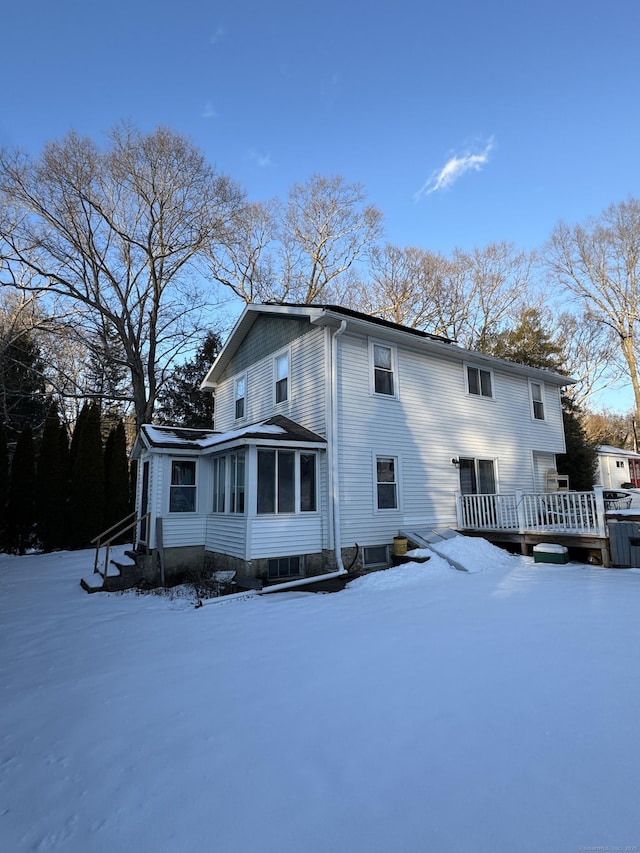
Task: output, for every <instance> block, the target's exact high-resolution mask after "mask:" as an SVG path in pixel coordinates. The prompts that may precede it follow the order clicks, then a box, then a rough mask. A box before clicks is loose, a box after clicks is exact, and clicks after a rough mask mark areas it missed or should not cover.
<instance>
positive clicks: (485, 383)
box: [467, 365, 493, 397]
mask: <svg viewBox="0 0 640 853" xmlns="http://www.w3.org/2000/svg"><path fill="white" fill-rule="evenodd" d="M467 389H468V391H469V393H470V394H477V395H478V396H479V397H493V381H492V377H491V371H490V370H484V369H483V368H481V367H472V366H471V365H467Z"/></svg>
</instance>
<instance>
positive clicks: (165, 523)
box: [162, 512, 206, 548]
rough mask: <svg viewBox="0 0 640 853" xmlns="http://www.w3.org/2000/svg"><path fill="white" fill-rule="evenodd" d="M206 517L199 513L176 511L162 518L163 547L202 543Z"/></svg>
mask: <svg viewBox="0 0 640 853" xmlns="http://www.w3.org/2000/svg"><path fill="white" fill-rule="evenodd" d="M205 527H206V519H205V518H203V516H201V515H195V514H191V513H184V512H176V513H172V514H171V515H165V516H164V517H163V519H162V536H163V541H164V546H165V548H178V547H183V546H186V545H204V537H205Z"/></svg>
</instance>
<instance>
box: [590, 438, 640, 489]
mask: <svg viewBox="0 0 640 853" xmlns="http://www.w3.org/2000/svg"><path fill="white" fill-rule="evenodd" d="M596 485H600V486H602V487H603V488H605V489H621V488H630V487H634V488H640V453H635V452H634V451H633V450H624V449H622V448H620V447H611V446H610V445H605V444H603V445H600V447H598V467H597V469H596Z"/></svg>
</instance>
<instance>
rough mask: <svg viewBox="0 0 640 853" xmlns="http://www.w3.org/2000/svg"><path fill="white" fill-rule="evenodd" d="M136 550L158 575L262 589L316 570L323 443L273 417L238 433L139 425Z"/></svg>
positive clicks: (322, 527)
mask: <svg viewBox="0 0 640 853" xmlns="http://www.w3.org/2000/svg"><path fill="white" fill-rule="evenodd" d="M133 456H134V458H137V459H138V488H137V503H136V510H137V512H138V515H139V518H140V524H139V531H138V533H139V536H138V539H139V542H140V544H141V545H142V546H143V547H144V548H146V549H147V550H148V551H149V552H151V553H155V554H156V555H157V557H158V561H159V562H162V565H163V569H164V570H165V572H166V573H167V575H168V576H170V575H171V574H172V572H173V573H174V574H178V573H183V572H185V571H190V570H194V571H198V570H201V569H205V568H212V569H217V570H229V569H231V570H233V571H236V572H237V573H238V574H241V575H243V576H246V577H255V578H260V579H261V580H263V581H266V580H269V579H271V580H273V579H277V578H283V577H303V576H306V575H307V574H316V573H318V572H319V571H321V570H322V566H323V552H326V550H327V548H328V547H329V544H328V541H327V540H328V536H329V533H328V525H327V524H326V521H325V520H324V519H326V516H327V513H328V504H327V498H326V492H327V489H326V480H327V476H326V441H325V439H323V438H322V437H321V436H319V435H317V434H315V433H312V432H310V431H309V430H307V429H305V428H304V427H301V426H300V425H299V424H296V423H294V422H293V421H291V420H289V419H287V418H285V417H281V416H276V417H273V418H270V419H269V420H266V421H263V422H260V423H257V424H251V425H249V426H247V427H244V428H242V429H239V430H232V431H228V432H223V433H220V432H214V431H213V430H187V429H181V428H176V427H159V426H150V425H145V426H143V427H142V429H141V431H140V434H139V436H138V438H137V439H136V444H135V446H134V452H133Z"/></svg>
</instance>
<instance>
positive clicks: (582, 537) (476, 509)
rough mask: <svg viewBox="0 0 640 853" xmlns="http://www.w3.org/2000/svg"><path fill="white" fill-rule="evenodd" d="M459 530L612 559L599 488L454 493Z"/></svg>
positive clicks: (526, 548)
mask: <svg viewBox="0 0 640 853" xmlns="http://www.w3.org/2000/svg"><path fill="white" fill-rule="evenodd" d="M456 507H457V517H458V525H457V529H458V530H459V531H460V533H464V534H466V535H469V536H473V535H476V536H482V537H483V538H485V539H487V540H489V541H490V542H495V543H503V544H518V545H519V546H520V551H521V553H523V554H529V553H530V551H531V549H532V548H533V546H534V545H537V544H539V543H541V542H550V543H555V544H558V545H565V546H566V547H567V548H574V549H581V550H585V551H590V552H592V554H591V558H592V559H594V560H595V559H596V556H597V555H599V561H600V562H601V564H602V565H603V566H609V565H610V564H611V559H610V548H609V537H608V530H607V511H606V507H605V501H604V497H603V489H602V488H601V487H595V488H594V490H593V491H592V492H538V493H525V492H522V491H515V492H513V493H510V494H494V495H461V494H458V495H457V496H456Z"/></svg>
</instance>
